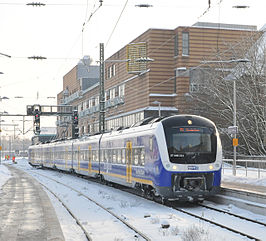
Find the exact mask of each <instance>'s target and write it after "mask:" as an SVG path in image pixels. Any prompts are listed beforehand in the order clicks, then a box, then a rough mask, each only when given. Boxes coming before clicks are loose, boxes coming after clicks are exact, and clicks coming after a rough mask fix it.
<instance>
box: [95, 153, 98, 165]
mask: <svg viewBox="0 0 266 241" xmlns="http://www.w3.org/2000/svg"><path fill="white" fill-rule="evenodd" d="M95 161H96V162H98V161H99V152H98V151H95Z"/></svg>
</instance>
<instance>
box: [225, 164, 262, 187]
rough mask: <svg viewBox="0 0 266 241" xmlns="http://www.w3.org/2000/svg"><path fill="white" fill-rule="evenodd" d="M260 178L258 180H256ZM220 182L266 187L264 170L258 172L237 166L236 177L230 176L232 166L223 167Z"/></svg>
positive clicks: (254, 169)
mask: <svg viewBox="0 0 266 241" xmlns="http://www.w3.org/2000/svg"><path fill="white" fill-rule="evenodd" d="M259 176H260V178H258V177H259ZM222 181H224V182H235V183H243V184H250V185H256V186H264V187H266V170H260V171H259V170H258V169H256V168H248V169H247V171H246V169H245V168H244V167H240V166H237V168H236V176H233V175H232V166H231V165H229V164H226V165H224V169H223V173H222Z"/></svg>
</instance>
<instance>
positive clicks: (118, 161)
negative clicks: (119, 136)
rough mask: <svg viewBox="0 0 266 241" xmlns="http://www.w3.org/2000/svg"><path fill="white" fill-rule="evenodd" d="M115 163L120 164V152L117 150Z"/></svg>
mask: <svg viewBox="0 0 266 241" xmlns="http://www.w3.org/2000/svg"><path fill="white" fill-rule="evenodd" d="M117 163H119V164H120V163H121V150H120V149H119V150H117Z"/></svg>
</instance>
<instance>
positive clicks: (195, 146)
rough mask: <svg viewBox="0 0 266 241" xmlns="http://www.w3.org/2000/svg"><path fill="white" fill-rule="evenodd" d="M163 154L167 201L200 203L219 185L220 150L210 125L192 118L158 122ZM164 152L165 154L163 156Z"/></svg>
mask: <svg viewBox="0 0 266 241" xmlns="http://www.w3.org/2000/svg"><path fill="white" fill-rule="evenodd" d="M162 125H163V129H164V135H165V142H166V146H167V148H166V151H162V152H161V154H162V155H161V157H162V165H163V166H164V169H166V170H165V171H166V173H167V175H165V176H168V178H167V179H171V181H170V180H169V182H171V184H170V183H168V185H169V184H170V187H168V188H161V190H160V192H165V193H164V194H163V196H168V199H178V200H188V201H198V200H199V201H201V200H203V199H205V198H206V197H207V196H210V195H213V194H215V193H217V192H218V191H219V189H220V183H221V167H222V147H221V141H220V137H219V134H218V132H217V129H216V127H215V125H214V123H213V122H212V121H210V120H208V119H206V118H203V117H199V116H193V115H178V116H174V117H169V118H167V119H165V120H163V121H162ZM164 152H165V155H163V153H164Z"/></svg>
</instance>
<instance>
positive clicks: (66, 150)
mask: <svg viewBox="0 0 266 241" xmlns="http://www.w3.org/2000/svg"><path fill="white" fill-rule="evenodd" d="M67 162H68V148H67V147H66V148H65V169H66V170H67Z"/></svg>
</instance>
